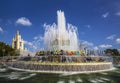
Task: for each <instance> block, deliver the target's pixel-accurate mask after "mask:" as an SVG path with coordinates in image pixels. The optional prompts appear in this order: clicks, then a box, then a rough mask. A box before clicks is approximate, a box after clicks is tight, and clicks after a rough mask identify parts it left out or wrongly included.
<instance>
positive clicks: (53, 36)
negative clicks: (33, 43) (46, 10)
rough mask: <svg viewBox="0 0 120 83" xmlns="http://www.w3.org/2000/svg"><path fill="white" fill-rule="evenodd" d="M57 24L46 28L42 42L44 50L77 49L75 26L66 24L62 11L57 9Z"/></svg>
mask: <svg viewBox="0 0 120 83" xmlns="http://www.w3.org/2000/svg"><path fill="white" fill-rule="evenodd" d="M57 16H58V22H57V23H58V25H57V26H53V27H49V28H46V30H45V34H44V43H45V46H46V47H45V49H46V50H61V49H62V50H79V45H78V38H77V34H76V31H77V28H74V27H71V26H70V25H68V26H67V27H66V21H65V16H64V12H62V11H57Z"/></svg>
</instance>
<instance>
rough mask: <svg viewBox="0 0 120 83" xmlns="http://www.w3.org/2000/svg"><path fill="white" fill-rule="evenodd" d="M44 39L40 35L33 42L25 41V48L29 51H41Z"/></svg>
mask: <svg viewBox="0 0 120 83" xmlns="http://www.w3.org/2000/svg"><path fill="white" fill-rule="evenodd" d="M43 39H44V38H43V37H42V36H40V35H38V36H35V37H34V38H33V41H32V42H28V41H24V42H25V46H26V48H27V49H28V50H29V51H34V52H35V51H39V50H40V49H41V43H42V42H43Z"/></svg>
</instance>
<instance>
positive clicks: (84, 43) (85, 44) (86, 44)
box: [82, 41, 93, 46]
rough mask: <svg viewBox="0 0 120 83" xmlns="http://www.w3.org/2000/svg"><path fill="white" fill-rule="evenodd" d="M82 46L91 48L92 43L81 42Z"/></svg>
mask: <svg viewBox="0 0 120 83" xmlns="http://www.w3.org/2000/svg"><path fill="white" fill-rule="evenodd" d="M82 45H84V46H93V43H91V42H88V41H83V42H82Z"/></svg>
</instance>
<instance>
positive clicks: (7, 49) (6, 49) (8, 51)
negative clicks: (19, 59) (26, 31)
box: [0, 42, 16, 57]
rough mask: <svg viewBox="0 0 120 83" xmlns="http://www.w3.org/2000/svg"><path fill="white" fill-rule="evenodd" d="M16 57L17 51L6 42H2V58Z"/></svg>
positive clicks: (0, 54)
mask: <svg viewBox="0 0 120 83" xmlns="http://www.w3.org/2000/svg"><path fill="white" fill-rule="evenodd" d="M14 55H16V52H15V49H13V48H12V47H11V46H9V45H7V44H6V43H4V42H0V57H2V56H14Z"/></svg>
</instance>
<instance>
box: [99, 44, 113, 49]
mask: <svg viewBox="0 0 120 83" xmlns="http://www.w3.org/2000/svg"><path fill="white" fill-rule="evenodd" d="M99 47H100V48H105V49H107V48H112V45H109V44H102V45H99Z"/></svg>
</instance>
